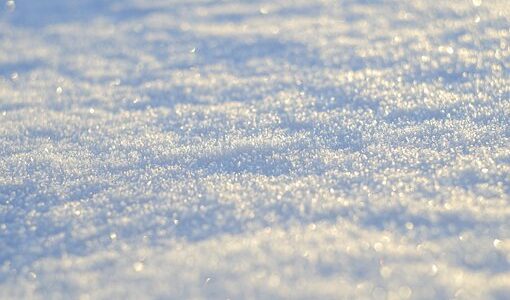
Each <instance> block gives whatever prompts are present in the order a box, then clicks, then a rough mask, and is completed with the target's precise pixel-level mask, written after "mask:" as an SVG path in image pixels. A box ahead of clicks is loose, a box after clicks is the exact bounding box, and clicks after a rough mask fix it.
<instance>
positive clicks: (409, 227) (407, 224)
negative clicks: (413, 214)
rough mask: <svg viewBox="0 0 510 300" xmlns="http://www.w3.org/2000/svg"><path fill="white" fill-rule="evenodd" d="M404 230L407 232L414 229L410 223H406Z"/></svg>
mask: <svg viewBox="0 0 510 300" xmlns="http://www.w3.org/2000/svg"><path fill="white" fill-rule="evenodd" d="M406 228H407V230H413V229H414V224H413V223H412V222H407V223H406Z"/></svg>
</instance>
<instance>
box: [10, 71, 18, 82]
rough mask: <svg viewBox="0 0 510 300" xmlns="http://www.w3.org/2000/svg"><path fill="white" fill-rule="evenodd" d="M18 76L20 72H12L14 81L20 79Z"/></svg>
mask: <svg viewBox="0 0 510 300" xmlns="http://www.w3.org/2000/svg"><path fill="white" fill-rule="evenodd" d="M18 77H19V75H18V73H16V72H14V73H12V74H11V80H12V81H16V80H18Z"/></svg>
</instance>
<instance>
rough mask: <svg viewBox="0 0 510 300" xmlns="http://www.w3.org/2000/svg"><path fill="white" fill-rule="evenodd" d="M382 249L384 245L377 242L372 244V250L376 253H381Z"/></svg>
mask: <svg viewBox="0 0 510 300" xmlns="http://www.w3.org/2000/svg"><path fill="white" fill-rule="evenodd" d="M383 247H384V245H383V244H382V243H379V242H377V243H375V244H374V250H375V251H376V252H381V251H382V250H383Z"/></svg>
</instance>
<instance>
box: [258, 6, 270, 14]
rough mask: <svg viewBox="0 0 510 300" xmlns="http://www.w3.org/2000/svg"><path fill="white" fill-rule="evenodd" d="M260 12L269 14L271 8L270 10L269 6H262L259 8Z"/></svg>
mask: <svg viewBox="0 0 510 300" xmlns="http://www.w3.org/2000/svg"><path fill="white" fill-rule="evenodd" d="M259 12H260V14H262V15H267V14H268V13H269V10H268V9H267V8H265V7H261V8H260V9H259Z"/></svg>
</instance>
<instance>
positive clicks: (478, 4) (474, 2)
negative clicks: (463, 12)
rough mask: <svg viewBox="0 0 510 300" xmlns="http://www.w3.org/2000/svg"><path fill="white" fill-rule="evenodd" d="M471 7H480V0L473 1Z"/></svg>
mask: <svg viewBox="0 0 510 300" xmlns="http://www.w3.org/2000/svg"><path fill="white" fill-rule="evenodd" d="M473 5H474V6H477V7H478V6H480V5H482V0H473Z"/></svg>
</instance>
